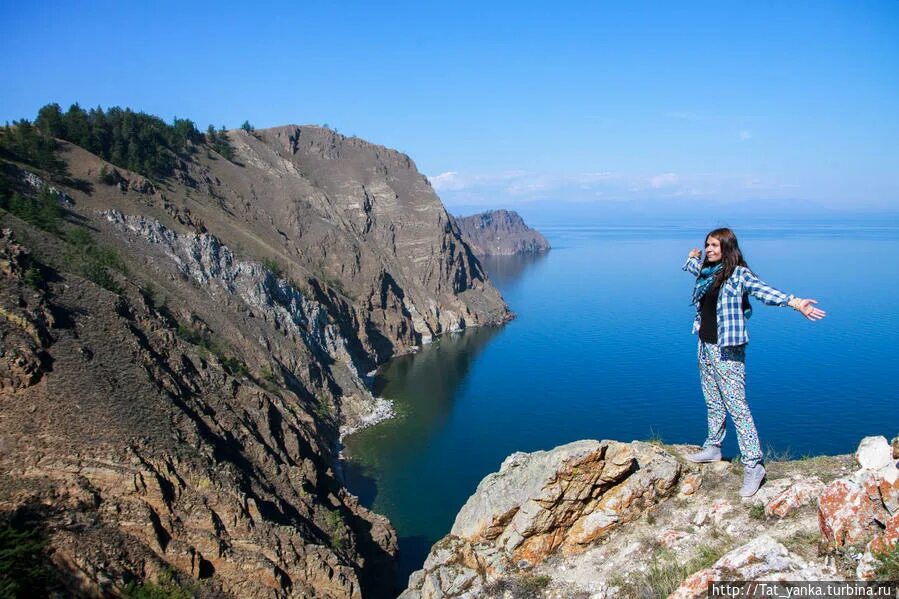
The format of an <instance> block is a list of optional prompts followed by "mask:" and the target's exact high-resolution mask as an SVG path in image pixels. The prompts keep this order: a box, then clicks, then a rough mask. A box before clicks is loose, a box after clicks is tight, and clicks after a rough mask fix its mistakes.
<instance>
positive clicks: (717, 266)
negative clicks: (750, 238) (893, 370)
mask: <svg viewBox="0 0 899 599" xmlns="http://www.w3.org/2000/svg"><path fill="white" fill-rule="evenodd" d="M701 255H702V253H701V252H700V251H699V249H698V248H693V249H692V250H691V251H690V254H689V257H688V258H687V262H686V263H685V264H684V266H683V269H684V270H686V271H687V272H689V273H691V274H694V275H696V286H695V287H694V289H693V304H694V305H695V306H696V319H695V320H694V321H693V332H694V333H697V332H698V333H699V347H698V350H697V351H698V354H699V374H700V380H701V382H702V392H703V395H704V396H705V402H706V407H707V408H708V424H709V434H708V438H707V439H706V440H705V443H703V445H702V450H701V451H699V452H698V453H694V454H691V455H688V456H687V459H688V460H690V461H691V462H698V463H702V462H714V461H717V460H720V459H721V443H722V441H724V433H725V410H726V412H729V413H730V416H731V418H732V419H733V422H734V426H735V427H736V429H737V441H738V443H739V445H740V461H741V462H743V466H744V475H743V487H742V488H741V489H740V495H741V496H743V497H751V496H752V495H755V492H756V491H758V489H759V486H761V484H762V480H763V479H764V477H765V466H764V465H763V464H762V450H761V447H760V446H759V437H758V433H757V432H756V430H755V423H754V422H753V420H752V414H750V413H749V405H748V404H747V403H746V386H745V385H746V371H745V366H744V361H745V356H746V344H747V343H748V342H749V335H748V334H747V333H746V322H745V321H746V319H747V318H749V315H750V314H751V312H752V309H751V308H750V306H749V299H748V296H749V295H751V296H753V297H755V298H757V299H758V300H759V301H761V302H763V303H765V304H768V305H769V306H790V307H791V308H793V309H795V310H797V311H799V312H800V313H802V314H803V315H804V316H805V317H806V318H808V319H809V320H820V319H821V318H824V316H825V314H826V313H825V312H824V311H823V310H821V309H819V308H816V307H815V306H814V304H817V303H818V302H817V301H815V300H813V299H801V298H798V297H796V296H794V295H787V294H785V293H783V292H781V291H778V290H777V289H774V288H773V287H770V286H769V285H767V284H766V283H764V282H762V281H761V280H759V279H758V277H756V276H755V274H754V273H753V272H752V271H751V270H749V266H748V265H747V264H746V261H745V260H744V259H743V254H742V253H741V252H740V247H739V245H737V238H736V236H735V235H734V233H733V231H731V230H730V229H726V228H724V229H715V230H714V231H712V232H711V233H709V234H708V235H707V236H706V241H705V260H704V261H703V262H702V263H700V261H699V258H700V256H701Z"/></svg>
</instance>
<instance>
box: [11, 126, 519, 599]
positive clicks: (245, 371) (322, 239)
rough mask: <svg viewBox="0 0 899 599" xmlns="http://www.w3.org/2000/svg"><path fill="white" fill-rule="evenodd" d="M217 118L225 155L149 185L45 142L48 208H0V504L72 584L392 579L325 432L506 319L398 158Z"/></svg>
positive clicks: (372, 415) (374, 587) (326, 583)
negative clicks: (448, 341)
mask: <svg viewBox="0 0 899 599" xmlns="http://www.w3.org/2000/svg"><path fill="white" fill-rule="evenodd" d="M230 136H231V140H232V144H233V146H234V148H235V156H234V160H233V162H232V161H227V160H225V159H224V158H222V157H221V156H219V155H217V154H215V153H214V152H210V151H208V150H205V151H204V150H202V149H200V151H198V152H196V153H195V154H194V156H193V157H192V158H191V159H190V160H182V161H181V162H180V164H179V165H178V168H177V169H176V171H175V175H174V176H173V177H171V178H169V179H168V180H165V181H150V180H147V179H146V178H144V177H142V176H140V175H138V174H136V173H131V172H128V171H124V170H122V169H116V170H113V171H112V172H113V173H114V177H108V176H107V177H105V178H103V179H101V178H100V173H101V169H103V171H104V172H107V173H108V172H109V171H110V170H112V169H111V165H108V164H105V163H104V162H103V161H102V160H101V159H99V158H98V157H96V156H94V155H92V154H90V153H88V152H86V151H84V150H83V149H81V148H79V147H77V146H73V145H71V144H68V143H61V151H60V156H61V157H62V158H63V159H64V160H65V161H66V163H67V165H68V169H69V172H70V174H71V178H70V179H69V182H70V183H73V184H72V185H71V186H65V185H59V184H57V186H56V187H57V189H55V190H54V191H53V192H52V193H53V194H54V196H55V197H56V198H57V200H58V202H59V204H60V206H62V207H64V210H65V218H64V220H63V221H62V222H60V223H59V224H58V225H57V226H54V227H51V228H49V229H46V228H45V229H40V228H38V227H35V226H32V225H29V224H27V223H25V222H23V221H22V220H20V219H19V218H17V217H16V216H15V215H14V214H11V213H3V214H0V228H3V233H2V236H0V340H2V352H0V447H2V452H0V465H2V467H0V509H2V511H3V512H4V514H6V515H12V516H15V517H16V518H19V519H25V520H28V521H30V522H34V523H36V525H37V526H39V527H40V528H41V530H42V531H43V534H44V535H46V537H47V540H48V547H47V553H48V555H50V556H51V559H52V563H53V564H54V568H55V570H56V571H57V574H58V577H59V578H58V580H57V581H56V582H55V583H53V584H55V585H57V586H58V587H60V588H62V587H64V588H66V589H67V591H66V592H67V593H70V592H76V594H81V595H84V596H96V595H101V594H110V593H115V592H117V589H118V590H121V589H122V588H124V586H125V585H126V584H127V583H128V582H129V581H141V580H146V579H150V580H152V579H153V578H154V577H156V576H157V575H158V574H159V573H160V572H165V571H168V570H172V571H173V572H174V574H175V577H176V578H177V579H178V580H180V581H181V582H182V583H184V584H186V585H188V586H192V587H193V588H194V591H195V592H196V593H197V594H198V595H216V596H221V595H225V596H234V597H287V596H297V597H335V598H336V597H363V596H364V597H380V596H390V595H391V594H392V592H393V589H391V588H390V584H391V583H390V581H391V580H392V575H391V572H392V569H393V568H394V563H395V556H396V551H397V544H396V534H395V532H394V530H393V528H392V526H391V525H390V524H389V522H387V521H386V519H384V518H383V517H381V516H378V515H376V514H373V513H371V512H369V511H368V510H366V509H365V508H363V507H361V506H360V505H358V502H357V501H356V499H355V497H353V496H352V495H350V494H349V493H347V492H346V491H345V489H344V488H343V487H342V485H341V484H340V481H339V480H338V478H337V475H336V474H335V471H334V469H333V464H334V462H335V457H336V456H335V453H336V449H337V447H338V437H339V434H340V433H341V432H343V433H346V432H348V431H350V430H353V429H354V428H356V427H358V426H361V425H364V424H365V423H366V422H370V421H372V420H373V419H376V418H377V417H380V416H383V414H384V413H385V412H386V410H385V406H384V404H383V402H381V401H379V400H377V399H376V398H374V397H372V395H371V392H370V390H369V388H368V383H369V377H368V374H367V373H369V372H370V371H371V370H372V369H374V368H375V367H376V366H377V365H378V364H380V363H382V362H383V361H385V360H386V359H388V358H390V357H391V356H393V355H396V354H398V353H402V352H405V351H408V350H410V349H411V348H413V347H414V346H416V345H418V344H420V343H427V342H429V341H430V340H431V338H432V337H433V336H435V335H439V334H441V333H444V332H447V331H452V330H457V329H460V328H463V327H468V326H480V325H493V324H499V323H501V322H504V321H505V320H507V319H508V318H510V313H509V311H508V309H507V308H506V306H505V304H504V303H503V301H502V298H501V297H500V296H499V294H498V292H497V291H496V290H495V288H494V287H493V286H492V285H491V284H490V282H489V280H488V279H487V277H486V275H485V274H484V272H483V270H482V268H481V266H480V264H479V262H478V261H477V259H476V258H474V256H473V255H472V253H471V251H470V249H469V248H468V247H467V245H466V244H465V243H464V242H463V241H462V240H461V238H460V236H459V232H458V229H457V228H456V227H455V226H454V225H453V223H452V221H451V218H450V217H449V215H448V214H447V213H446V211H445V210H444V208H443V206H442V204H441V203H440V201H439V199H438V198H437V196H436V195H435V194H434V192H433V191H432V190H431V188H430V185H429V184H428V182H427V180H426V179H425V178H424V176H422V175H421V174H420V173H418V172H417V170H416V169H415V165H414V164H413V163H412V161H411V160H410V159H409V158H408V157H407V156H405V155H403V154H400V153H398V152H395V151H393V150H389V149H387V148H383V147H381V146H376V145H373V144H369V143H367V142H364V141H362V140H359V139H355V138H346V137H343V136H340V135H337V134H335V133H333V132H331V131H329V130H327V129H322V128H317V127H294V126H290V127H280V128H276V129H270V130H264V131H257V132H255V133H253V134H250V133H247V132H244V131H237V132H231V133H230ZM2 166H3V170H4V175H5V176H7V177H8V179H9V180H10V181H12V183H11V185H12V186H13V187H14V188H15V189H16V190H17V191H18V192H20V193H21V194H23V195H29V194H31V195H34V193H35V191H36V188H37V187H39V186H41V185H42V181H41V180H40V177H42V176H45V175H44V174H43V173H40V172H38V173H34V172H30V171H33V169H30V168H27V167H25V166H24V165H22V164H18V163H15V161H7V162H5V163H4V164H3V165H2ZM104 167H105V168H104ZM103 181H106V182H103Z"/></svg>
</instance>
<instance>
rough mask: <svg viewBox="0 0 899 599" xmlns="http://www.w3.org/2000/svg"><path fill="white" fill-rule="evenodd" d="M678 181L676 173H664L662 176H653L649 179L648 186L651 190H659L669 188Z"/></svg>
mask: <svg viewBox="0 0 899 599" xmlns="http://www.w3.org/2000/svg"><path fill="white" fill-rule="evenodd" d="M679 180H680V177H678V176H677V173H664V174H662V175H653V176H652V177H650V178H649V185H650V186H651V187H652V188H653V189H660V188H662V187H670V186H672V185H674V184H675V183H677V182H678V181H679Z"/></svg>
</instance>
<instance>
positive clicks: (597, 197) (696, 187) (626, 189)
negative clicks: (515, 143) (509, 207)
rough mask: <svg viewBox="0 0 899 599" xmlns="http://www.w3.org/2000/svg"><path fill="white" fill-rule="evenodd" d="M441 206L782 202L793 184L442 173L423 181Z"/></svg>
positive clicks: (704, 176) (709, 176) (688, 177)
mask: <svg viewBox="0 0 899 599" xmlns="http://www.w3.org/2000/svg"><path fill="white" fill-rule="evenodd" d="M429 179H430V181H431V184H432V185H433V186H434V189H436V190H437V191H438V192H439V193H440V195H441V197H442V198H443V199H444V200H445V201H449V202H451V203H467V204H472V205H474V204H485V205H487V204H489V205H495V204H498V203H501V202H506V203H509V204H515V203H523V202H534V201H541V200H549V199H565V200H570V201H596V202H602V201H606V200H628V199H666V198H669V199H673V198H682V199H683V198H686V199H689V198H706V197H721V198H732V199H741V198H744V199H745V198H751V197H758V196H759V194H763V195H764V196H765V197H769V198H775V197H787V196H790V195H791V194H793V193H795V188H796V185H795V184H791V183H785V182H783V181H779V180H775V179H772V178H766V177H761V176H758V175H754V174H731V175H727V174H720V173H682V172H680V173H679V172H672V171H669V172H661V173H647V174H640V173H624V172H615V171H608V170H595V171H588V172H581V173H538V172H533V171H526V170H506V171H499V172H493V173H483V172H482V173H466V172H459V171H446V172H443V173H440V174H439V175H434V176H432V177H429Z"/></svg>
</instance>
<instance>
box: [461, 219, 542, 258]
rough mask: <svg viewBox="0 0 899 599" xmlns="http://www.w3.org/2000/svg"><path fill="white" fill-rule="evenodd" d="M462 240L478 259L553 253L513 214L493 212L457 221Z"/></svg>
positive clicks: (540, 238) (540, 235) (534, 231)
mask: <svg viewBox="0 0 899 599" xmlns="http://www.w3.org/2000/svg"><path fill="white" fill-rule="evenodd" d="M454 220H455V222H456V225H457V226H458V227H459V231H460V232H461V234H462V237H463V238H464V239H465V241H466V242H468V245H470V246H471V249H472V251H473V252H474V253H475V254H476V255H478V256H488V255H489V256H510V255H513V254H537V253H541V252H546V251H549V249H550V247H549V242H548V241H547V240H546V238H545V237H544V236H543V235H542V234H541V233H540V232H539V231H537V230H536V229H532V228H531V227H529V226H527V225H526V224H525V222H524V219H522V218H521V216H519V215H518V213H517V212H515V211H512V210H489V211H487V212H482V213H480V214H473V215H471V216H456V217H454Z"/></svg>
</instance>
